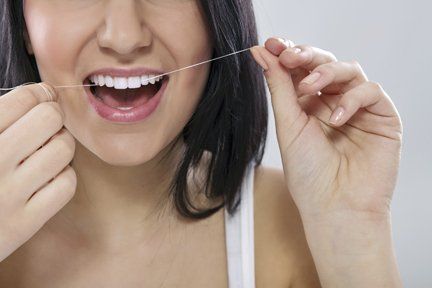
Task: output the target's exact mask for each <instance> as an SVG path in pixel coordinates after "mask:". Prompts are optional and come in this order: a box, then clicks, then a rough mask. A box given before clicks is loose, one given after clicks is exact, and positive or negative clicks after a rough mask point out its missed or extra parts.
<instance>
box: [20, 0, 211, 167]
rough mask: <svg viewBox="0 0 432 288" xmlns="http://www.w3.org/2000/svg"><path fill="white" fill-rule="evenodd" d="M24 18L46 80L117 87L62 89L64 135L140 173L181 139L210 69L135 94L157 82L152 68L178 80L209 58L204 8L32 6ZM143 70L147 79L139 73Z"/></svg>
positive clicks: (183, 1) (95, 0)
mask: <svg viewBox="0 0 432 288" xmlns="http://www.w3.org/2000/svg"><path fill="white" fill-rule="evenodd" d="M24 17H25V21H26V26H27V32H26V33H28V34H26V38H25V39H26V41H27V49H28V51H29V53H32V54H34V55H35V58H36V61H37V64H38V68H39V73H40V76H41V79H42V81H47V82H48V83H50V84H52V85H75V84H83V83H87V81H88V79H89V78H91V76H93V75H99V76H102V78H103V80H102V81H103V82H107V83H108V82H110V81H112V82H113V83H111V84H112V85H115V87H110V88H108V87H105V86H104V87H98V88H97V89H96V91H93V92H94V93H92V92H91V91H90V88H89V87H75V88H58V89H57V91H58V93H59V104H60V106H61V107H62V109H63V111H64V112H65V115H66V118H65V127H66V128H67V129H68V130H69V131H70V132H71V133H72V134H73V135H74V137H75V138H76V139H77V140H78V141H79V142H80V144H82V146H84V147H86V148H87V149H88V150H90V151H91V152H93V153H94V154H95V155H97V156H98V157H99V158H100V159H102V160H103V161H105V162H107V163H109V164H111V165H121V166H131V165H138V164H140V163H144V162H146V161H148V160H150V159H152V158H153V157H155V156H156V155H157V154H158V153H159V152H161V151H162V150H163V149H164V148H165V147H167V145H168V144H170V143H171V142H172V140H174V138H175V137H176V136H178V134H179V133H181V131H182V129H183V127H184V126H185V125H186V123H187V122H188V120H189V119H190V117H191V116H192V113H193V111H194V110H195V108H196V105H197V103H198V100H199V98H200V96H201V94H202V93H203V91H204V88H205V84H206V82H207V79H208V73H209V64H205V65H200V66H198V67H194V68H192V69H187V70H183V71H181V72H178V73H174V74H170V75H168V77H167V76H165V78H163V79H162V80H161V81H160V82H157V83H160V84H157V83H156V84H154V85H146V86H143V87H142V88H139V89H138V88H136V87H135V86H134V87H132V86H130V85H136V81H138V86H139V85H144V84H145V82H148V81H147V80H146V76H149V75H150V76H151V75H152V74H153V75H158V73H157V72H155V73H151V71H150V70H148V71H147V70H145V68H149V69H156V70H158V71H160V72H169V71H172V70H176V69H179V68H181V67H185V66H188V65H191V64H194V63H197V62H200V61H204V60H206V59H210V57H211V55H212V46H213V45H212V44H213V43H211V37H210V35H209V30H208V26H207V23H206V21H205V19H204V15H203V14H202V12H201V8H200V6H199V3H198V0H139V1H135V0H25V2H24ZM27 35H28V36H27ZM104 68H108V69H109V70H104V71H97V70H100V69H104ZM136 68H138V69H139V68H144V70H141V69H140V71H137V70H135V71H132V70H130V69H136ZM116 69H117V70H116ZM118 69H122V70H125V71H119V70H118ZM119 72H126V74H118V73H119ZM99 76H97V77H98V78H100V77H99ZM109 77H111V79H112V80H110V79H109ZM116 77H117V79H115V78H116ZM131 77H135V78H131ZM139 80H141V84H140V83H139ZM128 81H129V82H128ZM125 83H128V84H125ZM111 84H106V85H111ZM124 85H129V86H127V87H128V88H127V89H124V88H125V86H124ZM163 87H164V88H163ZM158 90H162V91H163V94H162V93H157V94H156V91H158ZM144 91H145V92H144ZM94 94H97V95H98V96H100V97H101V99H103V100H101V99H98V98H97V97H96V96H95V95H94ZM155 94H156V95H155ZM132 95H135V96H132ZM142 95H144V96H142ZM153 95H155V96H153ZM158 95H159V96H158ZM157 96H158V97H157ZM159 97H160V98H159ZM153 98H155V99H158V100H157V101H153V102H150V101H152V99H153ZM132 99H135V100H132ZM155 99H153V100H155ZM95 101H99V102H95ZM100 101H102V102H104V103H105V104H101V103H102V102H100ZM145 101H149V102H148V103H146V104H144V105H142V104H140V103H144V102H145ZM92 103H93V104H92ZM95 103H97V104H95ZM149 103H153V104H152V105H154V106H151V105H150V104H149ZM157 103H158V104H157ZM106 104H109V105H110V106H111V107H114V108H109V109H108V110H107V107H106ZM93 105H96V106H93ZM95 107H99V108H95ZM101 107H102V108H101ZM131 107H134V108H131ZM151 107H153V108H154V109H151ZM98 109H99V112H96V111H97V110H98ZM149 111H150V112H151V111H153V112H151V113H150V114H149V115H147V114H148V113H149ZM145 115H147V116H145ZM143 117H145V118H143Z"/></svg>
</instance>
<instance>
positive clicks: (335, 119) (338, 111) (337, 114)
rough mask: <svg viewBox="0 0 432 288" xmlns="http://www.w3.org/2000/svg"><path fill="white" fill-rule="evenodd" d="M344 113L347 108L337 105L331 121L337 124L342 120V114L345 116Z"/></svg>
mask: <svg viewBox="0 0 432 288" xmlns="http://www.w3.org/2000/svg"><path fill="white" fill-rule="evenodd" d="M344 113H345V110H344V109H343V108H342V107H340V106H339V107H337V108H336V109H335V110H334V111H333V113H332V115H331V117H330V120H329V122H330V123H331V124H337V123H338V122H339V121H340V119H341V118H342V116H343V114H344Z"/></svg>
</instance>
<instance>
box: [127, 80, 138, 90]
mask: <svg viewBox="0 0 432 288" xmlns="http://www.w3.org/2000/svg"><path fill="white" fill-rule="evenodd" d="M128 87H129V88H131V89H133V88H140V87H141V77H130V78H128Z"/></svg>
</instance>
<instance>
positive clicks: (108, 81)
mask: <svg viewBox="0 0 432 288" xmlns="http://www.w3.org/2000/svg"><path fill="white" fill-rule="evenodd" d="M105 85H106V86H107V87H110V88H112V87H114V79H113V78H112V77H111V76H105Z"/></svg>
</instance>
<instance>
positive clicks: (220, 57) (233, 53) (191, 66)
mask: <svg viewBox="0 0 432 288" xmlns="http://www.w3.org/2000/svg"><path fill="white" fill-rule="evenodd" d="M250 49H252V47H250V48H246V49H243V50H239V51H236V52H232V53H230V54H226V55H223V56H219V57H216V58H213V59H210V60H206V61H203V62H200V63H196V64H193V65H190V66H186V67H183V68H180V69H177V70H173V71H170V72H167V73H164V74H160V75H157V76H154V77H151V78H149V79H148V80H151V79H155V78H158V77H161V76H165V75H169V74H173V73H176V72H179V71H182V70H186V69H190V68H193V67H196V66H199V65H203V64H205V63H209V62H212V61H215V60H219V59H222V58H225V57H228V56H232V55H236V54H239V53H242V52H245V51H248V50H250ZM28 84H38V83H36V82H26V83H24V84H21V85H19V86H16V87H14V88H0V91H9V90H13V89H16V88H18V87H21V86H24V85H28ZM85 86H89V87H90V86H99V85H98V84H81V85H60V86H54V87H55V88H72V87H85ZM43 88H44V87H43Z"/></svg>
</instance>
